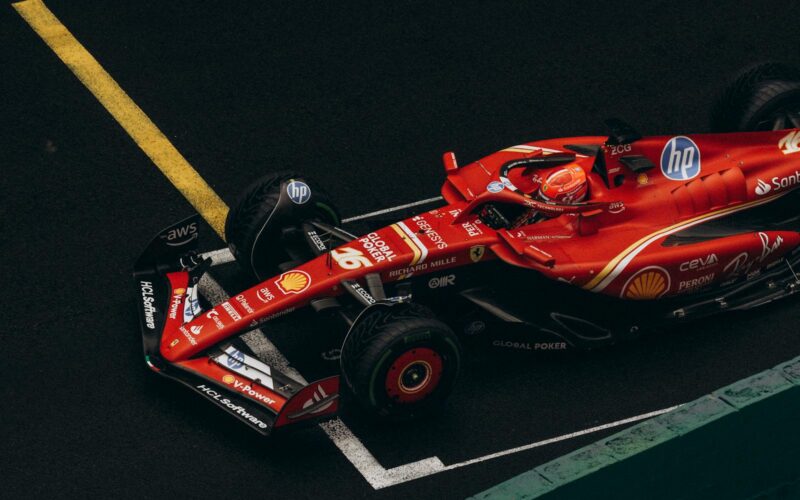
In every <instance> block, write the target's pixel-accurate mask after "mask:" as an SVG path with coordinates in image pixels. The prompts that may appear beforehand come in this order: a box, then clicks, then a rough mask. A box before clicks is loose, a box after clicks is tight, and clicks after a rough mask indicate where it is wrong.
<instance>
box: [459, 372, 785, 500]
mask: <svg viewBox="0 0 800 500" xmlns="http://www.w3.org/2000/svg"><path fill="white" fill-rule="evenodd" d="M795 472H796V474H797V475H796V476H795V475H794V474H795ZM798 477H800V357H798V358H795V359H793V360H791V361H788V362H786V363H782V364H780V365H778V366H776V367H775V368H772V369H770V370H766V371H763V372H761V373H758V374H756V375H753V376H752V377H749V378H746V379H744V380H740V381H738V382H736V383H734V384H731V385H729V386H727V387H724V388H722V389H719V390H717V391H714V392H713V393H711V394H708V395H706V396H703V397H702V398H700V399H697V400H695V401H692V402H690V403H687V404H684V405H681V407H679V408H677V409H675V410H673V411H671V412H668V413H665V414H663V415H659V416H657V417H654V418H652V419H649V420H646V421H644V422H641V423H639V424H637V425H634V426H633V427H629V428H628V429H625V430H623V431H621V432H618V433H617V434H614V435H612V436H609V437H607V438H604V439H602V440H600V441H597V442H596V443H593V444H591V445H589V446H586V447H584V448H581V449H579V450H576V451H574V452H572V453H569V454H567V455H564V456H563V457H560V458H558V459H556V460H553V461H551V462H548V463H546V464H543V465H540V466H538V467H536V468H535V469H533V470H530V471H528V472H525V473H523V474H520V475H519V476H516V477H514V478H511V479H509V480H508V481H505V482H503V483H500V484H498V485H497V486H494V487H492V488H490V489H488V490H486V491H484V492H481V493H479V494H477V495H475V496H474V497H471V500H477V499H480V500H485V499H506V498H508V499H531V498H543V499H553V500H555V499H560V498H617V499H618V498H642V497H641V495H642V494H646V495H647V497H648V498H676V497H681V498H704V497H705V498H711V497H716V498H750V497H753V498H755V497H757V498H773V497H774V498H780V497H783V496H784V495H787V494H788V495H792V494H794V493H799V494H800V491H798V484H800V483H798V482H797V481H796V479H797V478H798ZM709 495H710V496H709ZM720 495H722V496H720ZM798 498H800V497H798Z"/></svg>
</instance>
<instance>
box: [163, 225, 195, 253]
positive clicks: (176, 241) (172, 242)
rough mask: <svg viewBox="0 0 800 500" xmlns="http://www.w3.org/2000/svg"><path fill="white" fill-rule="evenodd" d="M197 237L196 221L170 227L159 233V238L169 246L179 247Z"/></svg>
mask: <svg viewBox="0 0 800 500" xmlns="http://www.w3.org/2000/svg"><path fill="white" fill-rule="evenodd" d="M195 238H197V222H192V223H190V224H186V225H185V226H181V227H177V228H173V229H170V230H169V231H167V232H166V233H165V234H162V235H161V239H163V240H165V242H166V244H167V245H169V246H171V247H179V246H182V245H185V244H187V243H189V242H190V241H192V240H194V239H195Z"/></svg>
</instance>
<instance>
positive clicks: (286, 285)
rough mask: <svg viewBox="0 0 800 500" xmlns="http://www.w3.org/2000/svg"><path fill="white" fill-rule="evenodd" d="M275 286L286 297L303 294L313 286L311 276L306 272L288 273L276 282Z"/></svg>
mask: <svg viewBox="0 0 800 500" xmlns="http://www.w3.org/2000/svg"><path fill="white" fill-rule="evenodd" d="M275 284H276V285H278V288H279V289H280V291H281V292H283V294H284V295H288V294H290V293H301V292H303V291H305V289H306V288H308V285H310V284H311V276H309V275H308V273H307V272H305V271H287V272H285V273H283V274H281V275H280V277H279V278H278V279H277V280H275Z"/></svg>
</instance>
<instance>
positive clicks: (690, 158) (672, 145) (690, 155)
mask: <svg viewBox="0 0 800 500" xmlns="http://www.w3.org/2000/svg"><path fill="white" fill-rule="evenodd" d="M661 172H662V173H663V174H664V176H665V177H667V178H668V179H672V180H673V181H687V180H689V179H693V178H695V177H697V175H698V174H699V173H700V148H698V147H697V144H695V143H694V141H693V140H691V139H689V138H688V137H685V136H682V135H681V136H678V137H673V138H672V139H670V140H669V142H667V144H666V145H665V146H664V151H662V152H661Z"/></svg>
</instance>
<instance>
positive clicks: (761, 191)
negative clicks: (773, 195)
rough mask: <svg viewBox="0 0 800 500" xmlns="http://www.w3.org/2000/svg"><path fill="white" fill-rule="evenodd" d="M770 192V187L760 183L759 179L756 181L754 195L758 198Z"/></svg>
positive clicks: (762, 182)
mask: <svg viewBox="0 0 800 500" xmlns="http://www.w3.org/2000/svg"><path fill="white" fill-rule="evenodd" d="M770 191H772V187H771V186H770V185H769V184H767V183H766V182H764V181H762V180H761V179H758V185H757V186H756V194H757V195H759V196H764V195H765V194H767V193H769V192H770Z"/></svg>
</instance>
